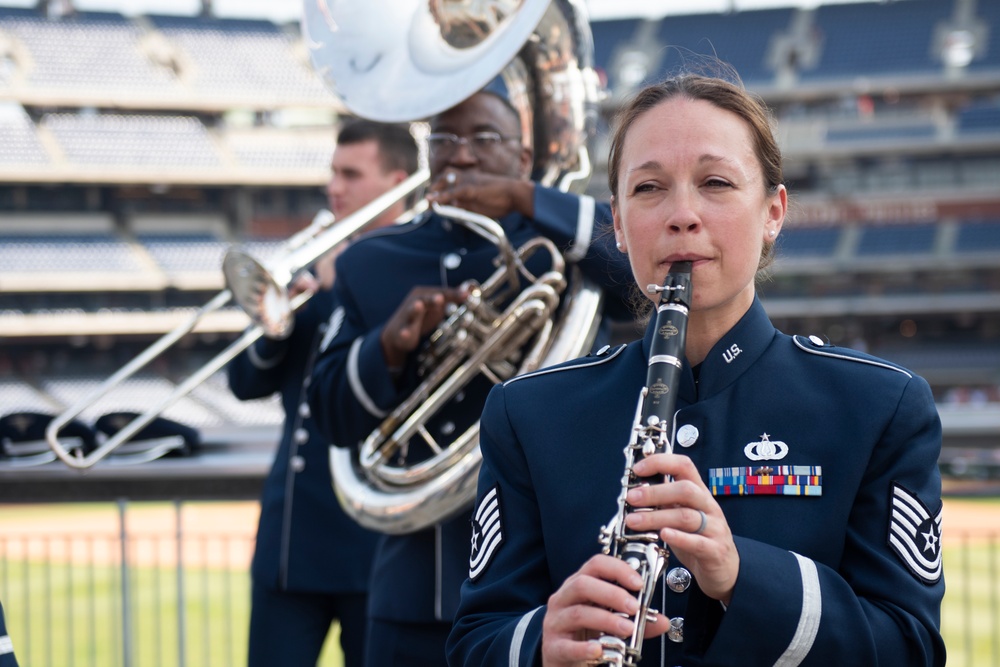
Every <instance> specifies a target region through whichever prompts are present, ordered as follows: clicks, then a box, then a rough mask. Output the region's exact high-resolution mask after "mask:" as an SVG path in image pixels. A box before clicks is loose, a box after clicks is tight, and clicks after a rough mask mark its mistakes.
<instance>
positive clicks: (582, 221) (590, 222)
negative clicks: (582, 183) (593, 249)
mask: <svg viewBox="0 0 1000 667" xmlns="http://www.w3.org/2000/svg"><path fill="white" fill-rule="evenodd" d="M595 207H596V205H595V204H594V198H593V197H591V196H589V195H580V209H579V211H578V213H577V218H576V238H575V239H574V240H573V245H572V246H571V247H570V249H569V250H568V251H567V252H566V259H568V260H569V261H571V262H579V261H580V260H581V259H583V258H584V257H586V256H587V250H588V249H589V248H590V241H591V240H592V238H593V236H594V209H595Z"/></svg>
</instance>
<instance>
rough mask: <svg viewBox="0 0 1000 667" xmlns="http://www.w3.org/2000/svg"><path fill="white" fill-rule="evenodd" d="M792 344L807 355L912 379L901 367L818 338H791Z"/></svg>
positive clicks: (910, 374) (911, 375) (908, 372)
mask: <svg viewBox="0 0 1000 667" xmlns="http://www.w3.org/2000/svg"><path fill="white" fill-rule="evenodd" d="M792 342H794V343H795V347H797V348H798V349H800V350H802V351H803V352H807V353H809V354H814V355H816V356H820V357H829V358H831V359H844V360H846V361H855V362H857V363H860V364H868V365H870V366H877V367H879V368H886V369H889V370H891V371H896V372H897V373H902V374H903V375H905V376H906V377H908V378H911V377H913V374H912V373H910V371H908V370H906V369H905V368H903V367H902V366H897V365H896V364H892V363H890V362H888V361H886V360H885V359H879V358H878V357H873V356H871V355H870V354H865V353H864V352H859V351H857V350H852V349H850V348H846V347H837V346H835V345H833V344H831V343H829V342H827V341H825V340H823V339H822V338H820V337H819V336H815V335H813V336H792Z"/></svg>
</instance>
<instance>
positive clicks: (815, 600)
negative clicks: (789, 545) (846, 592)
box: [774, 552, 823, 667]
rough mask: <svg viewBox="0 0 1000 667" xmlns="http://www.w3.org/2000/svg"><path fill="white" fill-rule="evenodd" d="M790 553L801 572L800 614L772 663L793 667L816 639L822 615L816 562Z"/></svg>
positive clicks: (821, 600)
mask: <svg viewBox="0 0 1000 667" xmlns="http://www.w3.org/2000/svg"><path fill="white" fill-rule="evenodd" d="M792 555H793V556H795V558H797V559H798V561H799V571H800V572H801V574H802V614H801V615H800V616H799V625H798V627H797V628H795V635H794V636H793V637H792V641H791V643H790V644H789V645H788V648H786V649H785V652H784V654H782V656H781V657H780V658H778V661H777V662H776V663H774V665H775V667H795V666H796V665H800V664H802V661H803V660H805V659H806V656H807V655H809V651H810V650H811V649H812V647H813V643H815V641H816V635H817V634H818V633H819V622H820V619H821V618H822V617H823V592H822V590H821V589H820V585H819V572H818V571H817V570H816V563H814V562H812V561H811V560H810V559H808V558H805V557H803V556H800V555H798V554H797V553H794V552H792Z"/></svg>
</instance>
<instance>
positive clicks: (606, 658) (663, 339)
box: [598, 262, 691, 667]
mask: <svg viewBox="0 0 1000 667" xmlns="http://www.w3.org/2000/svg"><path fill="white" fill-rule="evenodd" d="M647 289H648V290H649V291H650V292H651V293H657V292H659V294H660V300H659V303H658V304H657V307H656V323H655V325H654V326H655V328H656V330H655V331H654V333H653V342H652V344H651V345H650V349H649V363H648V366H647V371H646V386H645V387H643V388H642V391H641V392H640V393H639V403H638V405H637V406H636V410H635V420H634V421H633V425H632V435H631V438H630V440H629V443H628V444H627V445H626V446H625V474H624V476H623V477H622V490H621V493H620V494H619V496H618V510H617V512H616V513H615V515H614V517H612V519H611V521H610V522H609V523H608V524H607V525H605V526H602V527H601V535H600V538H599V539H600V542H601V545H602V547H603V551H604V553H606V554H608V555H609V556H614V557H615V558H620V559H621V560H624V561H625V562H626V563H628V564H629V565H630V566H631V567H632V569H634V570H635V571H636V572H638V573H639V574H640V575H641V576H642V588H641V589H640V590H639V593H638V600H639V611H638V612H637V613H636V615H635V617H634V618H633V619H632V620H633V626H634V629H633V631H632V636H631V637H630V638H629V640H628V641H625V640H624V639H622V638H621V637H616V636H614V635H603V636H601V637H600V638H599V639H598V641H599V642H600V643H601V646H602V648H603V655H602V657H601V661H600V663H599V664H601V665H612V666H614V667H635V666H636V665H638V663H639V661H640V660H641V659H642V641H643V638H644V637H645V634H646V623H647V621H651V620H655V619H656V616H657V614H658V613H659V612H658V611H657V610H655V609H653V608H652V607H651V606H650V604H651V602H652V599H653V594H654V593H655V591H656V582H657V581H659V580H660V577H661V576H663V570H664V569H665V567H666V563H667V558H668V556H669V552H668V551H667V549H666V548H665V547H664V546H663V545H662V544H661V543H660V538H659V536H658V535H657V534H656V533H655V532H653V533H638V532H635V531H633V530H630V529H629V528H628V527H627V526H626V525H625V517H626V516H627V515H628V513H629V512H643V511H649V509H648V508H642V507H632V506H630V505H629V504H628V502H627V501H626V499H625V498H626V494H627V493H628V490H629V489H631V488H634V487H636V486H639V485H642V484H652V483H659V482H663V481H665V480H664V479H663V478H662V476H661V477H660V478H659V479H657V478H650V477H637V476H636V474H635V473H634V472H633V467H634V465H635V463H636V461H639V460H641V459H642V458H644V457H646V456H652V455H653V454H659V453H663V452H671V451H673V432H672V425H673V417H674V410H675V407H676V405H677V386H678V383H679V382H680V377H681V368H682V366H683V363H684V343H685V339H686V336H687V323H688V312H689V306H690V303H691V262H674V263H673V264H672V265H671V266H670V271H669V272H668V273H667V277H666V278H665V279H664V280H663V284H662V285H649V286H648V287H647Z"/></svg>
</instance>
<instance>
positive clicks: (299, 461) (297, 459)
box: [292, 456, 306, 472]
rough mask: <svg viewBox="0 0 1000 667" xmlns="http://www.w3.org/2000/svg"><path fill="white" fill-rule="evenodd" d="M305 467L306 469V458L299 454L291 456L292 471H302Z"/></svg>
mask: <svg viewBox="0 0 1000 667" xmlns="http://www.w3.org/2000/svg"><path fill="white" fill-rule="evenodd" d="M305 469H306V460H305V459H304V458H302V457H301V456H293V457H292V471H293V472H302V471H303V470H305Z"/></svg>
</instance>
